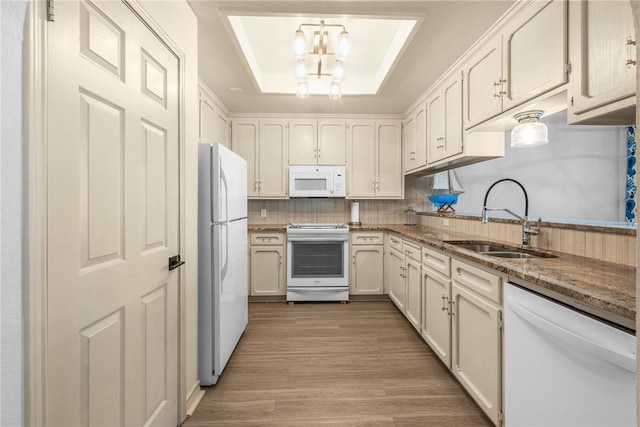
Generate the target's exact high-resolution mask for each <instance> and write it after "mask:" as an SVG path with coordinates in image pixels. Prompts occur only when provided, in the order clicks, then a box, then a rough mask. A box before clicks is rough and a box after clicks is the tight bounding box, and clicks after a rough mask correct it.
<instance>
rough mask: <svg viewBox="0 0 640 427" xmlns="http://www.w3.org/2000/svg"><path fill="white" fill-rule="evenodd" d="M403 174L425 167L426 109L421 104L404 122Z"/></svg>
mask: <svg viewBox="0 0 640 427" xmlns="http://www.w3.org/2000/svg"><path fill="white" fill-rule="evenodd" d="M403 129H404V139H403V141H404V142H403V145H404V172H405V174H406V173H411V172H414V171H416V170H419V169H421V168H423V167H424V166H426V165H427V109H426V105H425V104H424V103H423V104H421V105H420V106H418V107H417V108H416V109H414V110H413V111H412V112H411V113H409V115H408V116H407V117H406V118H405V120H404V125H403Z"/></svg>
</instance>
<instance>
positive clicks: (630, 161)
mask: <svg viewBox="0 0 640 427" xmlns="http://www.w3.org/2000/svg"><path fill="white" fill-rule="evenodd" d="M636 163H637V159H636V127H635V126H627V198H626V199H627V200H626V208H625V220H626V221H627V222H636V194H637V193H638V187H637V185H636Z"/></svg>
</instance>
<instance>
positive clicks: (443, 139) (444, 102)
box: [427, 72, 464, 164]
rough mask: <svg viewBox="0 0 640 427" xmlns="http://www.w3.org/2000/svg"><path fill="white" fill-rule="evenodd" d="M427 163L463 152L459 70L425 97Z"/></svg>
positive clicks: (460, 77) (460, 78) (460, 75)
mask: <svg viewBox="0 0 640 427" xmlns="http://www.w3.org/2000/svg"><path fill="white" fill-rule="evenodd" d="M427 117H428V118H427V163H428V164H431V163H436V162H438V161H440V160H442V159H446V158H448V157H451V156H453V155H456V154H460V153H462V148H463V135H464V131H463V125H462V72H454V73H452V74H451V76H450V77H449V78H448V79H447V80H445V81H444V82H443V83H442V84H440V85H439V86H438V87H437V88H436V89H435V90H434V92H433V93H432V94H431V95H430V96H429V97H428V98H427Z"/></svg>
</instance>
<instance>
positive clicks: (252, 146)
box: [231, 120, 259, 197]
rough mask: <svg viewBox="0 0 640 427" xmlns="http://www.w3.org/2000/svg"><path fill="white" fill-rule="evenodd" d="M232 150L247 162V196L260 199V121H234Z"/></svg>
mask: <svg viewBox="0 0 640 427" xmlns="http://www.w3.org/2000/svg"><path fill="white" fill-rule="evenodd" d="M232 138H233V139H232V144H231V148H232V149H233V151H234V152H235V153H237V154H238V155H239V156H240V157H242V158H244V159H245V160H246V161H247V196H248V197H258V195H259V192H258V174H257V170H258V121H257V120H247V121H235V120H234V121H233V123H232Z"/></svg>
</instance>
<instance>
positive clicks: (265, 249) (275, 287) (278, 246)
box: [249, 232, 287, 296]
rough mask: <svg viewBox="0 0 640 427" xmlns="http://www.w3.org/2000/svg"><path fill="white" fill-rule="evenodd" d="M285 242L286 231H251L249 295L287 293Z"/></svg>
mask: <svg viewBox="0 0 640 427" xmlns="http://www.w3.org/2000/svg"><path fill="white" fill-rule="evenodd" d="M284 243H285V237H284V233H262V232H260V233H251V245H250V252H249V253H250V255H249V268H250V272H249V277H250V287H249V295H251V296H277V295H285V294H286V291H287V289H286V283H285V282H286V277H285V271H286V270H285V264H284V263H285V259H286V258H285V244H284Z"/></svg>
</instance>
